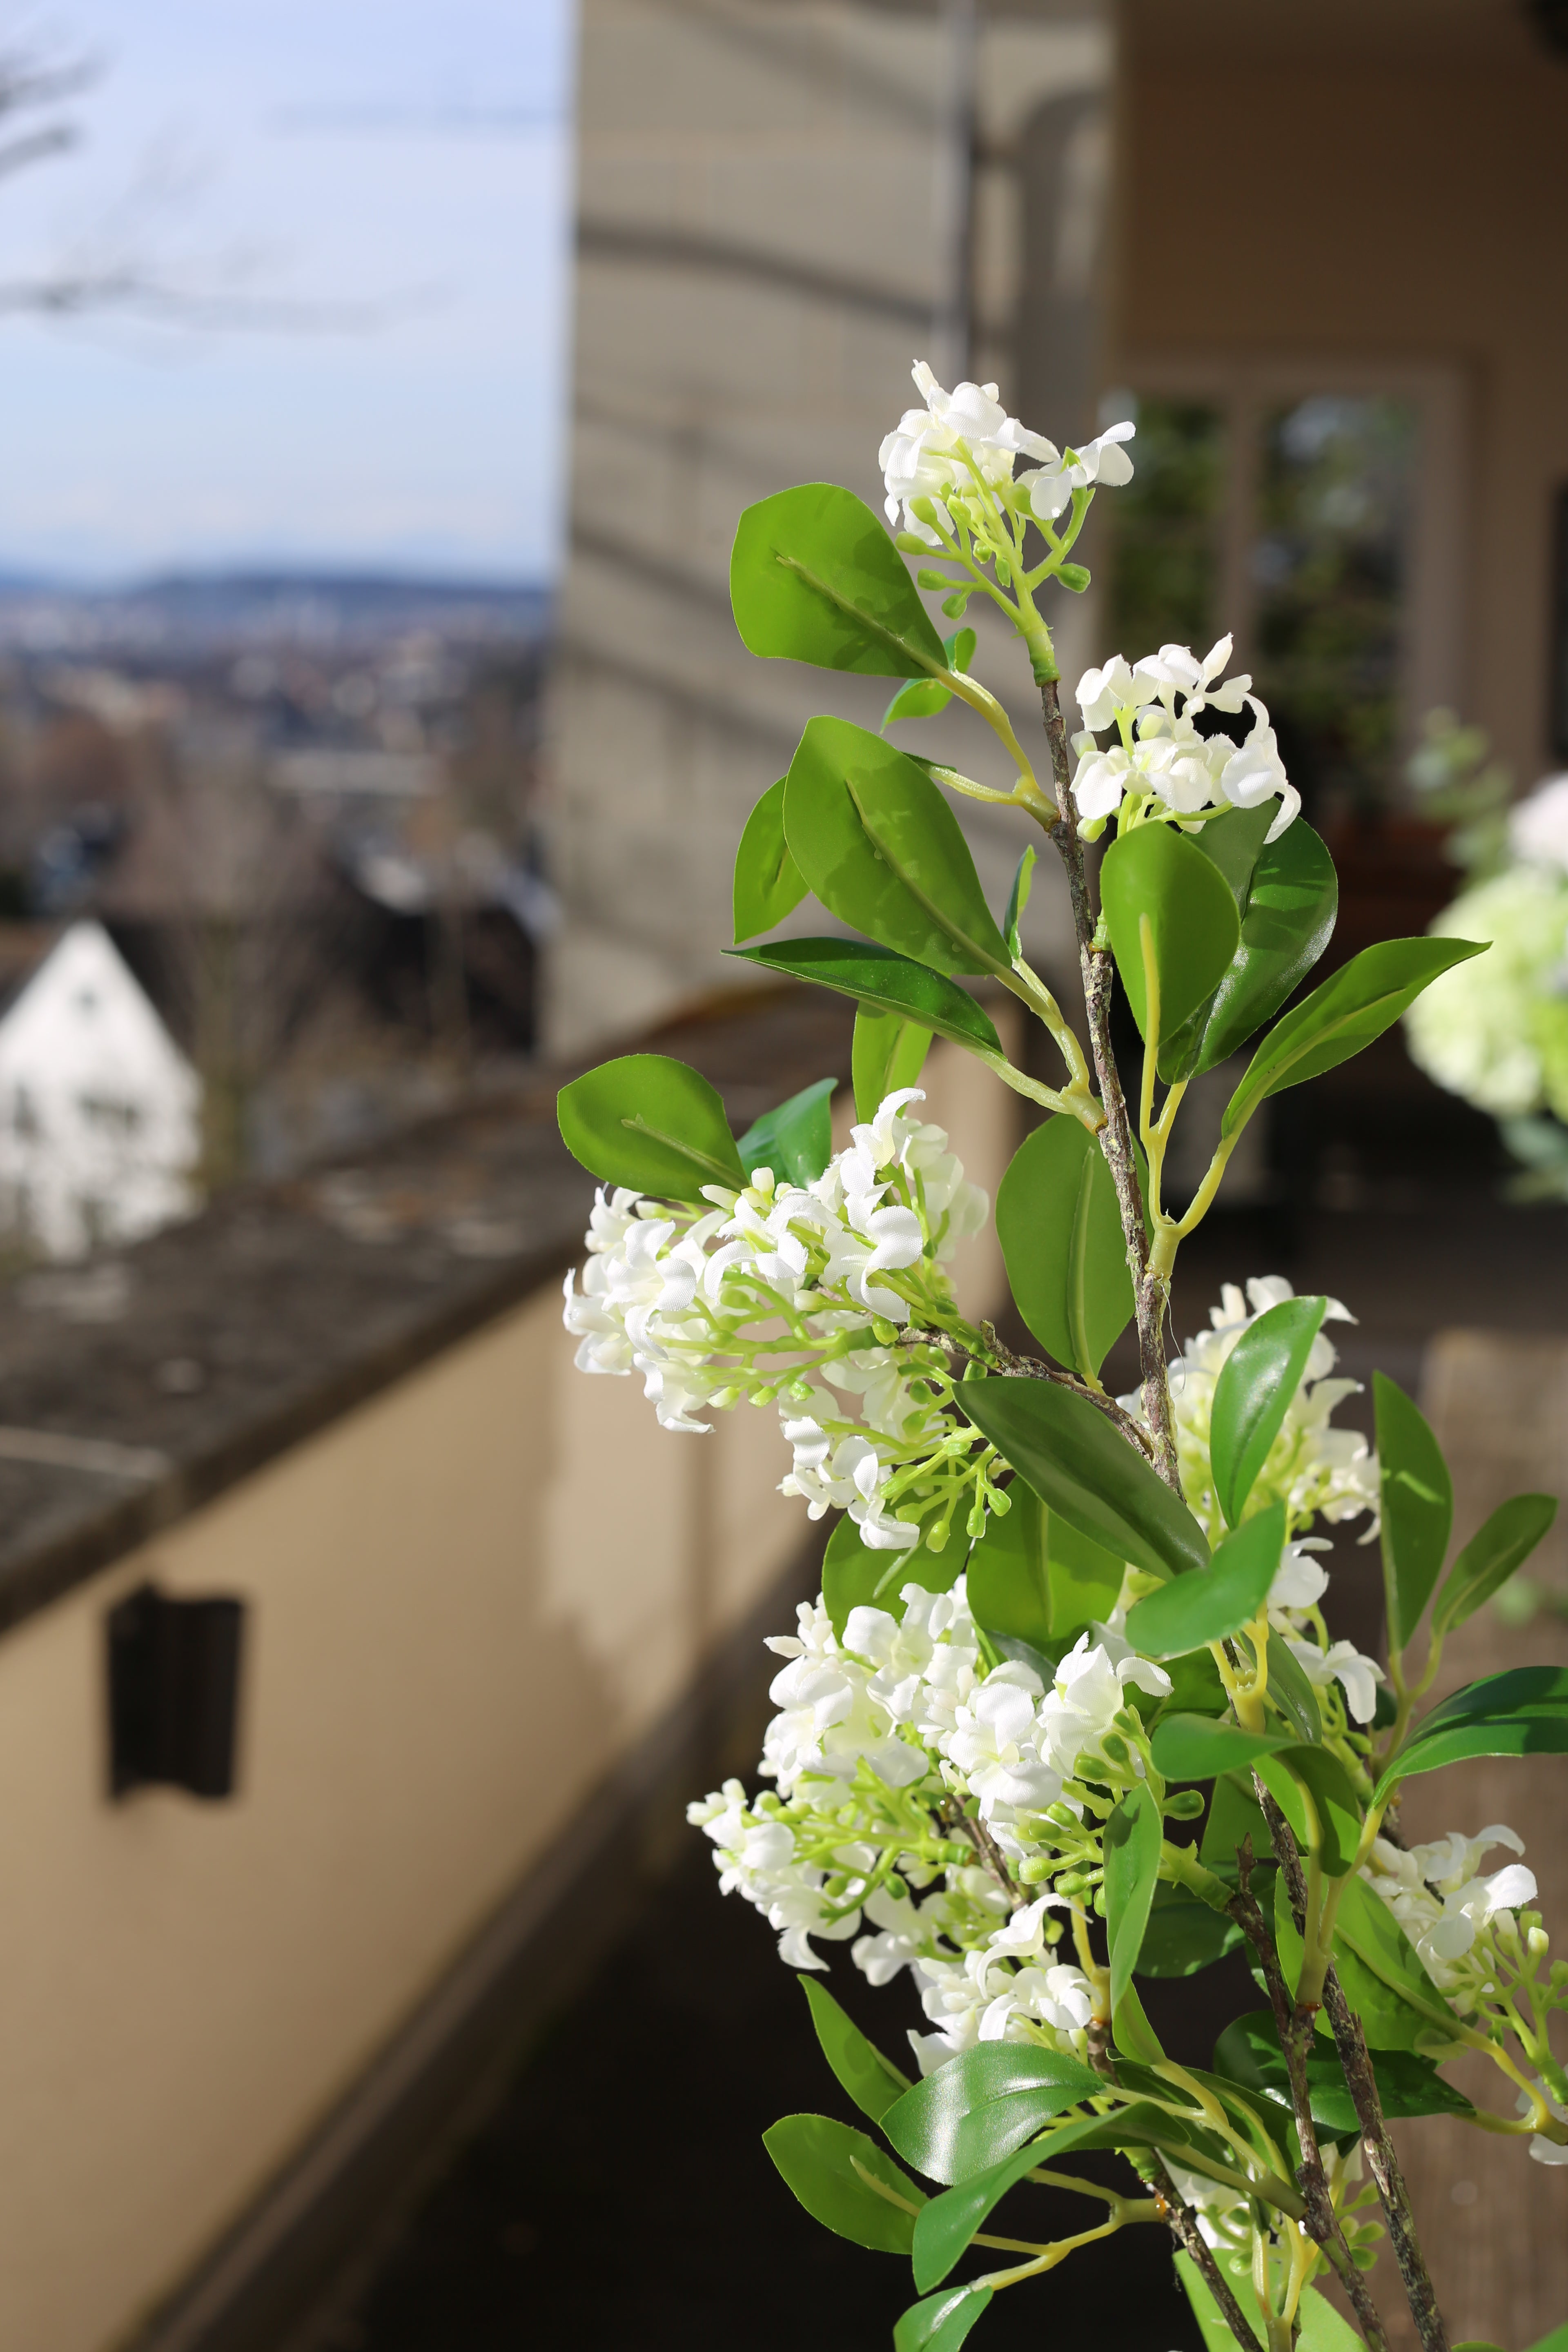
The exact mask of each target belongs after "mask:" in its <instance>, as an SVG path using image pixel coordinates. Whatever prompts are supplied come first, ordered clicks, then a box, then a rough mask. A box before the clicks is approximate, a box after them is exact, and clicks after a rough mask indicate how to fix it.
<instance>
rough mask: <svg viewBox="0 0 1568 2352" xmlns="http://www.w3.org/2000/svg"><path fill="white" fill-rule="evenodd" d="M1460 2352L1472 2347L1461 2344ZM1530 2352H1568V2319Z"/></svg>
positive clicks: (1465, 2351) (1532, 2346) (1532, 2347)
mask: <svg viewBox="0 0 1568 2352" xmlns="http://www.w3.org/2000/svg"><path fill="white" fill-rule="evenodd" d="M1458 2352H1470V2347H1467V2346H1465V2345H1463V2344H1461V2345H1459V2346H1458ZM1530 2352H1568V2319H1565V2320H1564V2321H1563V2325H1562V2326H1561V2327H1554V2328H1553V2329H1552V2333H1551V2335H1550V2336H1542V2339H1541V2341H1540V2343H1539V2344H1532V2345H1531V2347H1530Z"/></svg>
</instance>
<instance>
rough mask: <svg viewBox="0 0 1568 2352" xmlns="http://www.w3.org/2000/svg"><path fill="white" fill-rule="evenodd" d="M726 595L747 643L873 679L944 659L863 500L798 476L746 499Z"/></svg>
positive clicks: (937, 666) (759, 650)
mask: <svg viewBox="0 0 1568 2352" xmlns="http://www.w3.org/2000/svg"><path fill="white" fill-rule="evenodd" d="M730 602H731V605H732V607H733V609H734V614H735V626H736V627H737V628H738V629H739V631H740V633H741V640H742V644H743V645H744V646H746V647H747V649H748V651H749V652H751V653H753V654H761V655H763V656H767V657H768V658H770V659H773V660H781V661H801V662H812V663H815V665H816V667H817V668H819V669H837V670H855V671H858V672H860V673H861V674H862V675H864V676H868V677H927V676H929V675H930V673H931V672H932V671H933V670H942V669H945V668H946V667H947V656H946V654H945V652H944V651H943V649H942V639H941V638H940V637H939V636H938V635H937V633H936V631H935V629H934V628H932V626H931V621H930V619H929V618H928V616H927V614H926V609H925V606H924V605H923V604H921V600H920V598H919V596H918V595H917V594H916V593H915V584H914V582H913V581H912V580H911V579H910V575H909V572H908V570H907V569H906V567H905V564H904V560H903V558H902V556H901V555H900V553H899V551H898V549H897V548H896V547H895V546H894V545H893V542H892V541H891V540H890V539H889V537H888V534H887V532H886V531H885V530H883V528H882V526H881V524H880V522H879V520H878V519H877V517H876V516H875V515H874V514H873V513H872V511H871V509H870V508H869V507H868V506H867V505H866V503H865V501H864V500H863V499H858V498H857V497H856V496H855V494H854V492H853V491H852V490H845V489H840V488H838V486H837V483H834V482H805V483H802V484H801V486H800V487H799V488H797V489H793V490H780V491H778V492H777V493H776V495H775V496H774V497H773V498H771V499H762V500H761V501H760V502H759V503H758V504H757V505H756V506H753V507H748V508H747V509H746V510H745V512H744V514H742V517H741V520H740V523H739V525H738V526H737V528H736V531H735V544H734V548H733V551H732V552H731V557H730Z"/></svg>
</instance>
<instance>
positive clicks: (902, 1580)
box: [822, 1516, 963, 1641]
mask: <svg viewBox="0 0 1568 2352" xmlns="http://www.w3.org/2000/svg"><path fill="white" fill-rule="evenodd" d="M962 1574H963V1545H962V1544H952V1545H951V1546H950V1547H949V1549H947V1550H946V1551H931V1549H928V1547H927V1546H926V1545H924V1544H922V1543H921V1531H920V1528H919V1526H918V1525H917V1524H915V1523H914V1522H912V1521H911V1523H910V1549H909V1550H908V1551H877V1550H874V1549H872V1547H871V1545H869V1544H868V1543H862V1542H861V1540H860V1530H859V1528H858V1527H857V1526H856V1524H855V1522H854V1520H853V1519H852V1518H850V1517H847V1516H846V1517H844V1518H841V1519H840V1520H839V1522H838V1525H837V1527H836V1528H834V1530H833V1533H832V1534H831V1535H830V1536H829V1537H828V1538H827V1549H826V1552H825V1553H824V1554H823V1559H822V1601H823V1606H824V1608H825V1609H826V1612H827V1614H828V1618H829V1620H830V1621H831V1623H832V1626H833V1630H834V1632H835V1633H836V1634H837V1636H838V1639H839V1640H840V1641H842V1640H843V1639H844V1628H845V1626H846V1624H847V1622H848V1618H849V1612H850V1611H851V1610H852V1609H885V1610H886V1611H887V1613H888V1615H889V1617H893V1618H896V1619H898V1620H899V1621H900V1623H901V1622H902V1620H903V1614H904V1601H903V1591H904V1587H905V1585H906V1584H918V1585H920V1586H921V1589H922V1590H923V1591H927V1592H946V1591H950V1590H951V1588H952V1586H953V1585H954V1584H956V1583H957V1581H958V1579H959V1577H960V1576H961V1575H962Z"/></svg>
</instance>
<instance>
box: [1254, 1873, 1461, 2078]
mask: <svg viewBox="0 0 1568 2352" xmlns="http://www.w3.org/2000/svg"><path fill="white" fill-rule="evenodd" d="M1358 1887H1360V1888H1361V1891H1362V1893H1363V1895H1365V1896H1366V1897H1367V1899H1368V1901H1369V1902H1370V1903H1373V1904H1377V1905H1378V1907H1379V1908H1380V1909H1385V1910H1386V1907H1387V1906H1385V1905H1384V1904H1383V1903H1382V1901H1381V1898H1380V1897H1379V1896H1378V1895H1373V1892H1372V1889H1371V1888H1370V1887H1369V1886H1366V1885H1364V1883H1363V1881H1362V1880H1361V1879H1359V1878H1347V1879H1346V1880H1345V1882H1344V1885H1343V1888H1342V1893H1341V1897H1340V1914H1339V1915H1337V1916H1336V1917H1335V1921H1334V1969H1335V1973H1336V1974H1337V1976H1338V1977H1339V1979H1340V1983H1341V1986H1342V1989H1343V1991H1344V1996H1345V1999H1346V2000H1347V2001H1348V2002H1349V2004H1350V2006H1351V2008H1352V2010H1353V2011H1355V2014H1356V2016H1357V2017H1358V2018H1359V2019H1360V2021H1361V2026H1362V2031H1363V2033H1364V2034H1365V2035H1366V2039H1367V2046H1368V2048H1369V2049H1372V2050H1412V2051H1416V2052H1419V2051H1421V2050H1422V2048H1423V2046H1424V2045H1425V2044H1426V2043H1428V2042H1432V2041H1434V2040H1436V2039H1440V2038H1441V2036H1442V2032H1443V2031H1444V2029H1443V2025H1442V2018H1441V2016H1440V2015H1438V2014H1435V2013H1434V2012H1432V2011H1429V2010H1428V2009H1427V2008H1426V2006H1425V2004H1424V2002H1422V2001H1420V2000H1408V1999H1406V1997H1405V1992H1404V1991H1403V1990H1401V1988H1400V1987H1399V1986H1396V1985H1394V1984H1391V1983H1390V1982H1389V1981H1388V1979H1387V1978H1386V1976H1383V1975H1380V1974H1379V1973H1378V1971H1377V1969H1373V1968H1372V1967H1370V1966H1369V1965H1368V1964H1367V1962H1366V1961H1365V1960H1363V1958H1362V1956H1361V1953H1360V1952H1359V1951H1358V1950H1357V1948H1356V1946H1355V1945H1354V1944H1352V1942H1351V1940H1350V1937H1349V1936H1348V1935H1347V1934H1346V1932H1345V1919H1344V1916H1342V1915H1344V1913H1345V1912H1346V1910H1347V1906H1351V1905H1352V1903H1353V1902H1354V1899H1355V1890H1356V1889H1357V1888H1358ZM1388 1917H1389V1920H1390V1922H1391V1924H1392V1925H1394V1927H1396V1928H1397V1926H1398V1922H1397V1921H1396V1920H1394V1915H1393V1913H1392V1912H1389V1913H1388ZM1274 1941H1275V1944H1276V1946H1277V1948H1278V1949H1279V1966H1280V1969H1281V1971H1282V1972H1283V1975H1284V1978H1285V1981H1286V1984H1287V1985H1288V1986H1289V1989H1290V1990H1291V1991H1292V1992H1294V1990H1295V1989H1296V1986H1297V1984H1298V1983H1299V1982H1300V1974H1301V1938H1300V1935H1299V1934H1298V1932H1297V1928H1296V1923H1295V1920H1294V1918H1293V1917H1292V1916H1291V1911H1290V1905H1289V1897H1288V1895H1287V1894H1286V1890H1285V1874H1284V1872H1283V1871H1279V1872H1277V1873H1276V1875H1275V1883H1274ZM1410 1959H1411V1961H1412V1963H1413V1964H1414V1969H1415V1977H1416V1979H1420V1980H1423V1981H1425V1982H1426V1984H1427V1985H1428V1987H1429V1988H1430V1983H1431V1980H1430V1979H1428V1978H1427V1977H1426V1970H1425V1969H1423V1968H1422V1967H1421V1963H1420V1961H1419V1960H1418V1959H1417V1958H1415V1953H1414V1952H1412V1953H1411V1954H1410ZM1414 1980H1415V1979H1413V1981H1414ZM1434 1998H1435V1999H1436V2001H1437V2007H1438V2011H1441V2010H1442V2000H1441V1996H1440V1995H1437V1994H1436V1991H1435V1989H1434ZM1453 2024H1454V2017H1453V2012H1452V2011H1447V2027H1448V2030H1449V2038H1450V2039H1451V2029H1452V2027H1453ZM1317 2030H1318V2032H1320V2033H1321V2034H1322V2035H1323V2036H1324V2038H1325V2039H1331V2036H1332V2032H1333V2029H1332V2027H1331V2024H1330V2021H1329V2015H1328V2011H1327V2010H1320V2011H1319V2012H1318V2017H1317Z"/></svg>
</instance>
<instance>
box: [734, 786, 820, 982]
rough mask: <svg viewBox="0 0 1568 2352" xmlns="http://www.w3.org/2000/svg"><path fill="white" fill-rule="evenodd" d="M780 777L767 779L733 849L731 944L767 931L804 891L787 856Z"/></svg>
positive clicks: (798, 873) (795, 904)
mask: <svg viewBox="0 0 1568 2352" xmlns="http://www.w3.org/2000/svg"><path fill="white" fill-rule="evenodd" d="M805 890H806V882H805V875H804V874H803V873H802V872H801V870H800V868H799V866H797V865H796V864H795V859H794V858H793V857H792V856H790V852H789V844H788V843H787V842H786V841H785V839H784V778H783V777H782V776H781V777H780V778H779V780H778V782H777V783H776V784H770V785H769V786H768V788H767V791H766V792H765V793H763V797H762V799H761V800H760V801H759V802H758V803H757V805H756V807H755V808H754V809H753V810H752V814H751V815H750V816H749V817H748V818H747V819H746V824H745V830H744V831H743V832H742V835H741V845H740V847H739V849H737V850H736V852H735V883H734V894H733V895H734V908H735V944H736V946H737V947H739V946H740V944H741V941H742V940H754V939H755V938H756V937H757V935H758V933H759V932H761V931H771V930H772V929H773V925H774V924H775V923H782V922H783V921H784V917H785V916H786V915H788V914H792V913H793V912H794V910H795V908H796V907H798V906H799V904H800V902H801V900H802V899H803V898H805Z"/></svg>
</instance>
